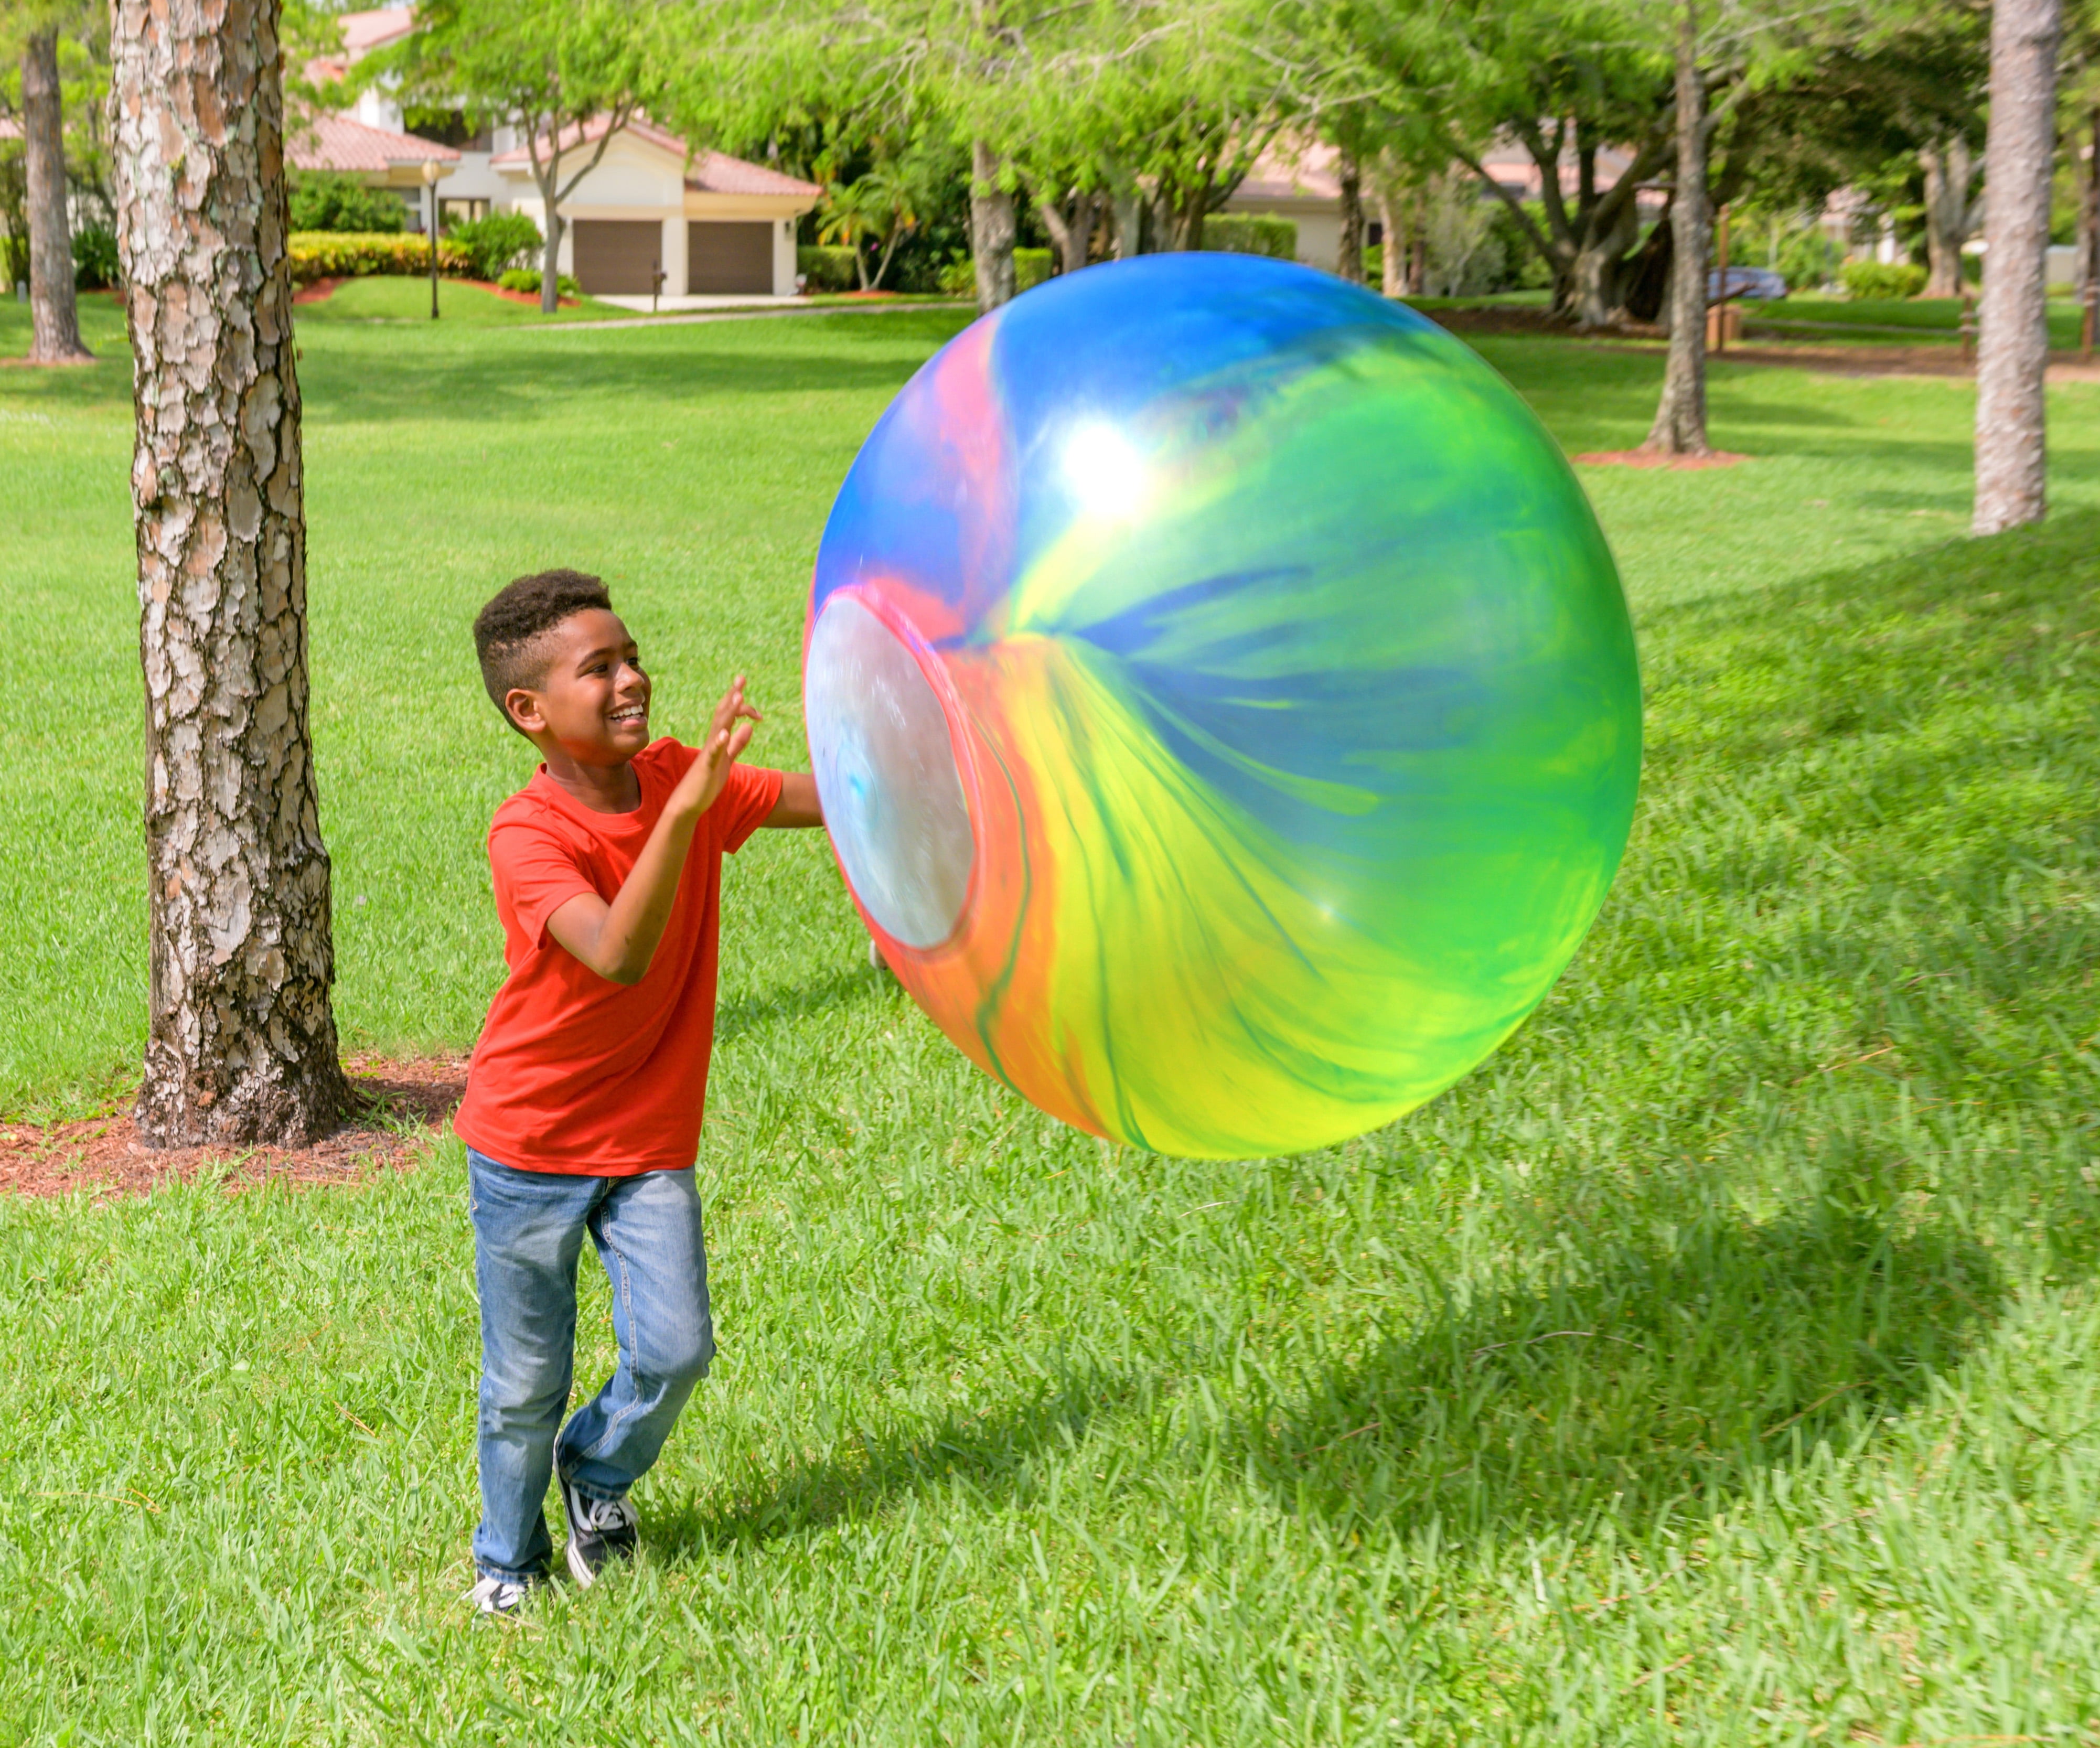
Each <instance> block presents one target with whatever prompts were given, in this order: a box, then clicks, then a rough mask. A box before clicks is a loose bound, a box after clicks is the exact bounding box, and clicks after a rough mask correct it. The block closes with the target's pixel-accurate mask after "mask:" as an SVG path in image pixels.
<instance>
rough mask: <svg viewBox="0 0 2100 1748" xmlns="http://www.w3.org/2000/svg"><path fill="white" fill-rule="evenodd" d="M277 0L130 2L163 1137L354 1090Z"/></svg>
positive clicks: (156, 1106)
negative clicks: (314, 621) (314, 731)
mask: <svg viewBox="0 0 2100 1748" xmlns="http://www.w3.org/2000/svg"><path fill="white" fill-rule="evenodd" d="M277 25H278V0H116V5H115V7H114V9H113V20H112V29H111V42H110V51H111V60H112V75H113V77H112V81H111V93H110V108H111V116H112V132H113V143H114V148H115V158H116V173H117V247H118V250H119V254H120V256H121V260H122V263H123V267H124V280H125V287H126V302H127V306H128V314H129V318H130V333H131V344H132V347H133V351H134V355H135V360H136V361H135V365H134V372H133V391H132V395H133V403H134V408H135V418H136V436H135V444H134V448H133V457H132V466H131V494H132V502H133V505H134V512H135V526H136V532H137V539H138V556H139V656H140V660H141V663H142V665H143V669H144V672H145V682H146V687H145V689H146V766H147V779H146V850H147V861H148V876H149V883H150V884H149V901H148V936H149V942H148V945H149V956H150V962H151V995H150V1003H151V1016H150V1023H149V1027H148V1038H147V1044H146V1064H145V1084H144V1086H143V1089H142V1090H141V1092H140V1093H139V1106H138V1119H139V1131H140V1132H141V1134H142V1135H143V1137H145V1138H146V1139H147V1140H148V1141H150V1142H152V1144H153V1145H157V1146H187V1145H214V1144H215V1145H246V1144H250V1143H256V1142H271V1143H278V1144H283V1145H298V1144H300V1143H302V1142H304V1141H308V1140H310V1139H311V1138H312V1137H315V1136H316V1135H319V1134H321V1133H324V1132H326V1131H327V1130H329V1128H332V1127H333V1125H334V1124H335V1123H336V1122H337V1119H339V1118H340V1116H341V1115H342V1112H343V1111H344V1110H345V1109H346V1106H347V1104H348V1089H347V1087H346V1084H345V1082H344V1079H343V1075H342V1067H341V1066H340V1064H339V1063H338V1062H337V1055H336V1032H335V1021H334V1017H333V1013H332V1012H331V1010H330V1008H329V984H330V983H331V982H333V977H334V969H335V967H334V951H333V943H332V941H331V936H330V928H329V858H328V852H327V850H326V848H325V847H324V845H323V843H322V841H321V832H320V806H319V797H318V793H317V791H316V788H315V779H314V769H313V759H312V754H311V741H310V739H309V736H308V733H307V618H306V607H307V600H306V594H307V589H306V582H307V579H306V519H305V510H304V503H303V492H302V478H301V475H302V463H301V457H300V445H299V386H298V377H297V376H296V374H295V373H294V369H293V359H294V355H295V354H294V349H293V333H292V282H291V275H290V271H289V262H288V260H287V258H286V254H285V230H286V226H287V221H288V214H287V211H286V206H285V162H284V132H283V129H284V97H283V84H282V79H283V68H282V65H281V55H280V45H279V40H278V34H277Z"/></svg>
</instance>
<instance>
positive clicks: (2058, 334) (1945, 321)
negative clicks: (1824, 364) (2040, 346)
mask: <svg viewBox="0 0 2100 1748" xmlns="http://www.w3.org/2000/svg"><path fill="white" fill-rule="evenodd" d="M2082 319H2083V318H2082V316H2081V313H2080V308H2079V306H2078V305H2077V304H2076V303H2074V302H2071V300H2070V299H2069V298H2052V299H2050V301H2049V344H2050V345H2051V346H2053V347H2059V348H2069V347H2075V346H2076V345H2077V344H2078V333H2079V324H2080V320H2082ZM1743 324H1744V327H1745V330H1746V331H1749V332H1751V333H1752V335H1753V337H1754V338H1794V339H1802V340H1812V341H1816V342H1820V343H1821V344H1823V345H1824V346H1833V345H1850V344H1858V343H1861V342H1866V343H1874V342H1889V343H1892V344H1897V345H1916V344H1918V343H1919V342H1928V343H1931V342H1942V341H1944V342H1954V341H1957V340H1958V339H1960V338H1961V299H1960V298H1815V297H1793V298H1774V299H1773V300H1772V301H1771V302H1769V303H1745V304H1744V306H1743ZM1849 329H1860V330H1863V331H1861V332H1860V333H1850V332H1848V331H1847V330H1849Z"/></svg>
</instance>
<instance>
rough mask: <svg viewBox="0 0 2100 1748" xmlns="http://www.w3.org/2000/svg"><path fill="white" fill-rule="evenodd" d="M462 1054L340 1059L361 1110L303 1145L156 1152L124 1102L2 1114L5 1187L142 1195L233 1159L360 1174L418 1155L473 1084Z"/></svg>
mask: <svg viewBox="0 0 2100 1748" xmlns="http://www.w3.org/2000/svg"><path fill="white" fill-rule="evenodd" d="M466 1066H467V1065H466V1061H465V1058H464V1057H419V1058H417V1059H416V1060H415V1061H412V1062H388V1061H385V1060H383V1059H381V1058H378V1057H354V1058H352V1059H351V1061H349V1062H345V1063H344V1064H343V1069H344V1071H345V1072H346V1073H347V1074H348V1075H349V1076H350V1079H351V1085H352V1086H353V1087H354V1088H355V1089H356V1091H357V1093H358V1095H359V1102H360V1108H359V1110H358V1112H357V1114H356V1115H355V1116H353V1117H352V1118H351V1120H350V1121H349V1122H348V1123H346V1124H344V1126H343V1127H342V1128H340V1129H337V1131H336V1132H335V1133H334V1134H333V1135H330V1136H329V1137H325V1138H324V1139H323V1140H321V1141H315V1142H314V1143H313V1144H312V1145H310V1146H306V1147H251V1148H246V1149H240V1148H226V1147H182V1148H172V1149H170V1150H168V1151H166V1152H156V1151H155V1150H152V1148H149V1147H148V1146H147V1145H145V1144H144V1143H143V1142H142V1141H140V1140H139V1130H138V1125H137V1124H136V1123H134V1122H133V1121H132V1119H131V1113H130V1110H129V1109H128V1108H127V1109H126V1110H121V1111H119V1112H117V1113H114V1114H113V1115H108V1116H103V1117H89V1118H85V1119H80V1120H77V1121H75V1122H71V1123H0V1194H6V1193H11V1194H16V1195H29V1196H63V1195H71V1194H74V1193H75V1192H77V1191H85V1192H86V1193H88V1194H93V1195H98V1196H100V1195H112V1194H114V1195H141V1194H144V1193H145V1192H146V1191H148V1190H152V1189H154V1188H156V1187H157V1186H159V1185H162V1184H165V1183H169V1182H173V1181H180V1180H183V1179H186V1178H190V1177H194V1176H196V1175H197V1173H198V1172H201V1171H202V1170H203V1169H205V1168H206V1167H208V1166H223V1167H225V1168H227V1171H228V1176H227V1183H228V1186H229V1187H230V1188H236V1189H239V1188H245V1187H247V1186H248V1185H253V1184H258V1183H262V1182H266V1181H268V1180H270V1179H272V1178H284V1179H287V1180H289V1181H292V1182H293V1183H301V1184H342V1183H354V1182H356V1181H359V1180H360V1179H363V1178H365V1177H368V1176H371V1175H372V1174H373V1172H382V1171H402V1170H405V1169H406V1168H408V1166H409V1165H411V1164H412V1163H414V1161H415V1159H416V1158H417V1155H418V1154H421V1152H422V1150H424V1149H425V1147H426V1146H427V1145H429V1143H430V1140H431V1138H432V1137H433V1134H434V1133H435V1131H436V1130H437V1129H438V1128H440V1127H441V1126H442V1125H443V1123H445V1121H446V1120H447V1119H448V1118H449V1117H450V1116H451V1115H452V1110H453V1108H454V1107H455V1106H457V1105H458V1103H459V1101H460V1095H461V1093H464V1092H465V1090H466Z"/></svg>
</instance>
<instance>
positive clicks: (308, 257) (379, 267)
mask: <svg viewBox="0 0 2100 1748" xmlns="http://www.w3.org/2000/svg"><path fill="white" fill-rule="evenodd" d="M286 252H287V253H288V254H289V255H290V256H291V258H292V283H293V285H311V284H312V283H313V282H314V281H315V280H317V279H368V278H381V277H384V276H388V275H402V276H408V275H413V274H417V273H427V272H429V271H430V244H429V243H428V242H427V241H425V240H424V239H423V238H421V237H420V236H406V235H403V234H399V233H396V234H395V235H393V236H386V235H380V236H351V235H346V234H344V233H342V232H332V231H294V232H293V233H292V236H291V239H290V241H289V246H288V249H287V251H286ZM438 271H439V272H440V273H448V274H451V275H452V276H453V277H455V278H459V277H461V276H465V275H468V274H470V273H472V272H473V271H474V263H473V261H472V260H471V259H470V258H469V256H468V254H467V253H466V251H465V249H461V247H459V245H457V244H456V243H454V242H453V241H452V239H451V238H450V237H441V238H440V239H439V242H438Z"/></svg>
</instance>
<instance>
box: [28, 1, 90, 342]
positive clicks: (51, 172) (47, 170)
mask: <svg viewBox="0 0 2100 1748" xmlns="http://www.w3.org/2000/svg"><path fill="white" fill-rule="evenodd" d="M22 144H23V148H24V150H23V158H24V163H23V169H24V170H25V171H26V172H27V174H28V179H29V188H28V199H27V201H26V202H25V204H26V205H28V207H29V322H30V340H29V362H30V363H31V364H84V363H86V362H87V361H88V360H90V359H92V358H93V357H94V356H95V355H94V354H93V353H92V352H90V351H88V349H87V348H86V347H85V346H83V345H82V344H81V340H80V317H79V314H78V311H77V310H76V308H75V307H74V304H73V227H72V223H71V221H70V220H69V219H68V217H67V215H66V174H65V114H64V109H63V108H61V106H60V100H59V39H58V33H56V32H55V31H51V30H46V31H40V32H38V33H37V34H36V35H35V36H33V37H31V38H29V44H28V46H26V47H25V48H24V50H23V51H22Z"/></svg>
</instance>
